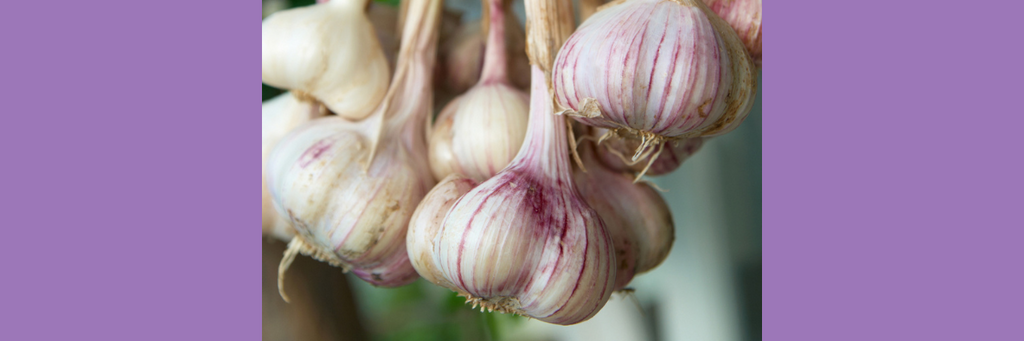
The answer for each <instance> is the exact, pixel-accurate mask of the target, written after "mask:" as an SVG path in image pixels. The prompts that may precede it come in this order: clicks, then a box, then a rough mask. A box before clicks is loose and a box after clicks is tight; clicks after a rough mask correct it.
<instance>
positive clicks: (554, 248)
mask: <svg viewBox="0 0 1024 341" xmlns="http://www.w3.org/2000/svg"><path fill="white" fill-rule="evenodd" d="M532 69H533V71H532V72H533V74H532V75H531V77H532V78H533V88H532V96H531V102H530V125H529V127H528V128H527V138H526V140H525V143H524V144H523V147H522V149H520V151H519V153H518V154H517V155H516V158H515V159H514V160H513V161H512V162H511V163H510V164H509V166H508V167H507V168H505V169H504V170H502V171H501V172H499V173H498V174H497V175H495V176H494V177H492V178H490V179H488V180H487V181H484V182H483V183H481V184H480V185H479V186H476V187H474V188H473V189H472V190H469V191H468V192H467V193H466V194H464V195H462V196H461V197H459V198H458V199H456V200H455V201H454V203H452V204H451V205H450V206H451V208H450V209H449V210H448V211H447V213H444V214H442V213H441V211H442V210H443V209H444V207H446V206H448V202H451V198H452V197H453V196H454V195H457V194H458V193H459V192H461V191H462V190H464V189H465V187H459V186H465V185H460V184H458V183H456V184H452V182H455V181H458V180H457V179H458V177H457V176H454V175H453V176H451V177H448V178H446V180H445V181H444V182H442V184H441V185H439V188H438V189H436V190H435V191H434V193H432V194H431V197H430V198H428V199H427V200H424V202H422V203H421V205H420V206H421V208H420V209H418V211H417V219H416V220H413V221H412V223H411V224H410V227H409V234H410V236H408V237H407V238H408V241H409V242H410V243H411V244H415V245H410V246H409V247H408V248H409V250H410V253H411V254H410V257H411V258H413V259H416V261H414V262H413V265H414V266H415V267H416V268H417V271H418V272H419V273H421V274H424V276H426V277H435V278H434V279H432V280H431V281H432V282H434V283H436V284H438V285H441V286H445V287H448V288H449V289H452V290H453V291H456V292H458V293H460V295H463V296H466V297H467V298H468V300H467V302H468V303H473V304H474V307H475V306H476V304H480V305H481V306H482V307H483V308H487V309H491V310H497V311H499V312H505V313H516V314H521V315H526V316H529V317H532V318H535V319H538V320H541V321H545V322H549V323H554V324H562V325H568V324H575V323H579V322H582V321H585V320H587V319H589V318H590V317H592V316H593V315H594V314H596V313H597V311H598V310H600V308H601V307H603V306H604V304H605V303H606V302H607V301H608V298H609V296H610V295H611V293H612V291H613V289H614V288H613V286H614V284H615V282H614V281H615V276H616V274H615V265H616V262H615V254H614V248H613V245H612V241H611V237H610V236H609V234H608V231H607V229H606V227H605V225H604V223H603V222H602V220H601V218H600V217H599V216H598V214H597V212H595V211H594V210H593V209H591V208H590V207H589V206H588V205H587V204H586V202H585V201H584V200H583V198H582V197H581V196H580V194H579V192H578V191H577V190H576V186H575V184H574V183H573V180H572V173H571V170H570V165H569V151H568V141H567V140H566V122H565V120H564V118H563V117H559V116H555V115H553V108H552V101H551V97H550V96H549V95H548V94H549V92H548V89H547V85H546V82H545V80H544V74H543V72H542V71H541V70H540V69H539V68H538V67H536V66H535V67H533V68H532ZM439 191H445V192H443V193H447V194H437V195H434V194H435V193H439ZM436 198H442V199H444V202H436V201H435V200H436ZM442 217H443V218H442ZM427 240H429V241H430V242H429V243H428V242H426V241H427ZM426 249H430V250H431V251H430V252H429V253H428V252H425V251H424V250H426Z"/></svg>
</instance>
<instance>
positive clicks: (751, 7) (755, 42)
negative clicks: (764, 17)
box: [703, 0, 761, 67]
mask: <svg viewBox="0 0 1024 341" xmlns="http://www.w3.org/2000/svg"><path fill="white" fill-rule="evenodd" d="M703 1H704V3H705V4H707V5H708V8H710V9H711V10H712V11H714V12H715V14H718V16H719V17H721V18H722V19H724V20H725V21H726V22H727V23H729V26H732V28H733V29H734V30H736V34H738V35H739V36H740V39H741V40H743V46H746V47H747V52H749V53H750V57H751V58H753V59H754V64H757V66H758V67H761V0H703Z"/></svg>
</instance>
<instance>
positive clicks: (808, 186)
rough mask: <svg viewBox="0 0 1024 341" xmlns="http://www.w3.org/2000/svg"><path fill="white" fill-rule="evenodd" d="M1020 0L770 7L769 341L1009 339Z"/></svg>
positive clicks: (1018, 256) (1014, 320)
mask: <svg viewBox="0 0 1024 341" xmlns="http://www.w3.org/2000/svg"><path fill="white" fill-rule="evenodd" d="M1022 7H1024V6H1022V5H1021V3H1020V2H1012V1H1005V2H999V3H995V2H986V3H984V4H982V3H972V2H966V3H965V2H953V1H889V2H885V4H880V3H878V4H876V3H870V4H869V3H862V2H833V1H799V2H796V1H793V2H781V1H779V2H768V3H767V4H766V7H765V18H767V19H766V21H767V22H768V24H767V27H768V28H767V34H766V35H765V38H764V46H765V50H766V51H765V53H764V67H765V69H764V74H763V77H764V84H763V86H764V107H763V109H764V128H763V129H764V135H763V136H764V140H763V148H764V151H763V152H764V154H763V158H764V160H763V161H764V171H763V177H764V179H763V183H764V196H763V203H764V206H763V207H764V218H763V222H764V223H763V224H764V225H763V238H764V239H763V242H764V254H763V256H764V281H763V291H764V301H763V303H764V310H763V313H764V320H763V326H764V330H763V331H764V339H765V340H787V341H788V340H1011V339H1012V340H1019V339H1020V338H1021V337H1022V336H1021V335H1022V333H1021V332H1020V327H1019V324H1020V322H1021V321H1022V320H1024V314H1022V313H1021V312H1020V311H1021V310H1020V309H1021V307H1022V306H1024V300H1022V288H1024V280H1022V269H1024V265H1022V260H1024V255H1022V253H1021V249H1022V247H1021V243H1022V240H1024V238H1022V237H1024V234H1022V232H1021V230H1022V227H1024V223H1022V219H1021V212H1022V211H1024V200H1022V195H1024V186H1022V180H1021V177H1022V174H1024V167H1022V156H1024V151H1022V147H1024V143H1022V142H1021V139H1020V136H1021V133H1020V129H1021V128H1020V127H1021V126H1022V123H1024V120H1022V113H1024V109H1022V106H1021V103H1020V100H1019V98H1020V96H1021V90H1024V86H1021V83H1020V80H1021V77H1022V76H1024V72H1022V65H1021V63H1020V60H1019V59H1020V56H1021V52H1024V51H1022V47H1021V44H1020V42H1021V38H1020V36H1019V35H1020V33H1021V29H1020V26H1019V25H1018V24H1017V23H1019V22H1020V19H1019V14H1020V13H1022V10H1024V8H1022Z"/></svg>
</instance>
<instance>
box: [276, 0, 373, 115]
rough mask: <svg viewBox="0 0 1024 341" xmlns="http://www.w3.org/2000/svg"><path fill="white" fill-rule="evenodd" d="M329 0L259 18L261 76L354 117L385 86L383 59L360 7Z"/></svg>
mask: <svg viewBox="0 0 1024 341" xmlns="http://www.w3.org/2000/svg"><path fill="white" fill-rule="evenodd" d="M367 1H368V0H334V1H330V2H327V3H320V4H316V5H312V6H307V7H300V8H294V9H290V10H286V11H280V12H277V13H274V14H273V15H271V16H269V17H267V18H266V19H264V20H263V82H264V83H266V84H268V85H271V86H275V87H279V88H284V89H291V90H293V91H299V92H303V93H307V94H309V95H310V96H313V97H315V98H316V99H317V100H318V101H320V102H322V103H323V104H324V105H325V106H327V108H328V109H330V110H331V111H332V112H334V113H335V114H337V115H338V116H341V117H344V118H347V119H351V120H359V119H363V118H365V117H367V116H368V115H370V113H371V112H373V110H374V108H376V107H377V104H378V103H380V101H381V99H382V98H384V94H385V92H387V89H388V76H389V74H388V73H389V71H388V61H387V58H386V57H385V55H384V52H383V51H382V50H381V47H380V43H379V42H378V41H377V37H376V34H375V33H374V29H373V25H372V24H371V23H370V21H369V20H367V18H366V14H365V13H364V10H365V9H366V3H367Z"/></svg>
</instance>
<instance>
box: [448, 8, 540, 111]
mask: <svg viewBox="0 0 1024 341" xmlns="http://www.w3.org/2000/svg"><path fill="white" fill-rule="evenodd" d="M487 2H488V0H484V4H483V15H484V17H483V18H481V20H479V21H474V22H469V23H465V24H463V25H461V26H459V28H458V30H457V32H455V33H454V34H453V36H452V37H451V39H450V40H448V41H446V42H443V43H442V45H441V47H440V48H441V51H440V52H439V55H438V58H440V59H441V62H440V63H438V64H439V66H440V67H441V70H440V71H441V75H442V76H441V79H440V82H441V84H442V85H443V86H445V87H446V88H448V90H450V91H452V92H454V93H457V94H461V93H463V92H465V91H466V90H468V89H469V88H470V87H471V86H473V85H475V84H477V83H478V80H479V79H480V77H481V75H482V74H484V73H485V71H484V68H486V65H485V64H486V61H485V55H486V54H487V53H486V52H485V50H486V49H487V48H488V47H487V44H490V41H489V40H490V36H491V34H490V31H489V30H490V28H489V27H494V26H495V25H499V24H495V21H493V20H489V19H490V18H493V17H494V15H492V14H490V13H489V11H490V5H488V4H487ZM504 2H505V3H506V5H505V6H502V8H503V10H502V12H503V13H504V15H503V17H502V22H503V23H504V24H502V25H500V26H502V29H503V30H504V32H505V35H504V39H503V44H507V45H508V48H507V49H505V48H504V47H503V48H502V50H503V51H504V52H505V59H506V60H507V63H503V64H507V65H504V67H505V68H506V70H507V71H508V72H507V74H508V79H507V80H506V82H507V83H510V84H512V85H513V86H515V87H516V88H519V89H526V88H528V87H529V86H530V62H529V60H528V59H527V58H526V37H525V36H524V34H523V28H522V26H520V25H519V21H518V20H516V16H515V14H514V13H512V11H511V10H510V8H509V7H510V6H509V5H510V4H511V1H508V0H505V1H504Z"/></svg>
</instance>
